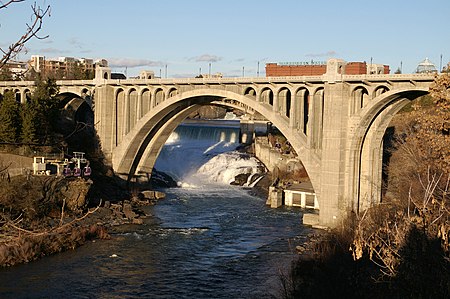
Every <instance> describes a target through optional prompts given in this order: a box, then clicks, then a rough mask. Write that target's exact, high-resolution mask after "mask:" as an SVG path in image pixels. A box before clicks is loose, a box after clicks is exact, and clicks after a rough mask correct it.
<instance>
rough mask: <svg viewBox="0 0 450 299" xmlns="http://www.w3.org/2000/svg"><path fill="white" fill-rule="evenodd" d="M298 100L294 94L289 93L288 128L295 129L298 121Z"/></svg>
mask: <svg viewBox="0 0 450 299" xmlns="http://www.w3.org/2000/svg"><path fill="white" fill-rule="evenodd" d="M298 110H299V109H298V100H297V97H296V96H295V94H294V93H292V92H291V111H290V113H289V127H290V128H297V119H298Z"/></svg>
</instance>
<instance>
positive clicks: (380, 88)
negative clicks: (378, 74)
mask: <svg viewBox="0 0 450 299" xmlns="http://www.w3.org/2000/svg"><path fill="white" fill-rule="evenodd" d="M388 91H389V87H387V86H385V85H379V86H377V87H375V89H374V90H373V93H372V99H375V98H376V97H378V96H380V95H381V94H383V93H385V92H388Z"/></svg>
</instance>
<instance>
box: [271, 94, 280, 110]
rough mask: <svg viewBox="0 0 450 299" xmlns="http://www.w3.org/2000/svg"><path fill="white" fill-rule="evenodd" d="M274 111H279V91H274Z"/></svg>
mask: <svg viewBox="0 0 450 299" xmlns="http://www.w3.org/2000/svg"><path fill="white" fill-rule="evenodd" d="M272 110H273V112H278V111H279V107H278V92H276V93H275V92H274V93H273V107H272Z"/></svg>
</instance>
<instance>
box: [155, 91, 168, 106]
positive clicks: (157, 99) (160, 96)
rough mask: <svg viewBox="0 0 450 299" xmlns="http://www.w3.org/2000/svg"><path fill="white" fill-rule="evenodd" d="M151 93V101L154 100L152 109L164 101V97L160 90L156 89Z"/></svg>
mask: <svg viewBox="0 0 450 299" xmlns="http://www.w3.org/2000/svg"><path fill="white" fill-rule="evenodd" d="M153 93H154V95H153V96H152V99H154V103H153V105H152V108H153V107H156V106H158V105H159V104H161V103H162V102H164V100H165V99H166V95H165V93H164V90H163V89H162V88H156V89H155V90H154V91H153Z"/></svg>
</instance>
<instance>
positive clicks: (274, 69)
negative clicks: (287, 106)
mask: <svg viewBox="0 0 450 299" xmlns="http://www.w3.org/2000/svg"><path fill="white" fill-rule="evenodd" d="M326 72H327V64H326V62H320V61H310V62H279V63H267V64H266V76H267V77H280V76H320V75H323V74H325V73H326ZM341 72H342V73H343V74H346V75H363V74H389V72H390V70H389V66H388V65H383V64H373V63H370V64H367V63H366V62H347V63H346V64H345V65H344V67H343V68H342V70H341Z"/></svg>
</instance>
